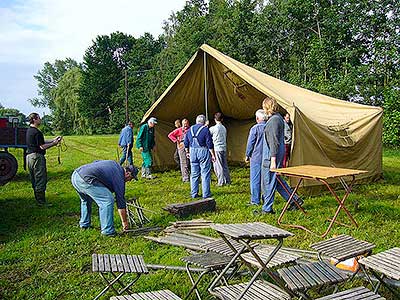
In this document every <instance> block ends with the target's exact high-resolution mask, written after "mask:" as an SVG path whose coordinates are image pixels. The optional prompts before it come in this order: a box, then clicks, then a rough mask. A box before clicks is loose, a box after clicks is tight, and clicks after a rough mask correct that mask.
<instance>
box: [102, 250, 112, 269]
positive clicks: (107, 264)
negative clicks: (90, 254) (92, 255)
mask: <svg viewBox="0 0 400 300" xmlns="http://www.w3.org/2000/svg"><path fill="white" fill-rule="evenodd" d="M103 260H104V271H105V272H110V271H111V263H110V256H109V255H108V254H104V255H103Z"/></svg>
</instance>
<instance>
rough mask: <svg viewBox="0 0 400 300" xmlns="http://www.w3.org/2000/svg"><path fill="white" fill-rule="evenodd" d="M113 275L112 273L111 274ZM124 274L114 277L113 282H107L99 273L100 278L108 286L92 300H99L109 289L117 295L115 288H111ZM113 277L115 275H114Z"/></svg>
mask: <svg viewBox="0 0 400 300" xmlns="http://www.w3.org/2000/svg"><path fill="white" fill-rule="evenodd" d="M112 274H113V275H114V273H112ZM124 274H125V273H121V274H119V275H118V276H116V277H115V279H114V280H112V281H109V280H108V279H107V278H106V277H105V276H104V274H103V273H101V272H100V276H101V277H102V278H103V279H104V280H105V281H106V282H107V283H108V285H107V286H106V287H105V288H104V289H103V290H102V291H101V292H100V293H99V294H98V295H97V296H96V297H95V298H94V299H93V300H97V299H99V298H100V297H101V296H102V295H103V294H104V293H105V292H107V291H108V290H109V289H110V288H112V289H113V290H114V291H115V292H116V293H117V294H118V291H117V290H116V289H115V287H114V286H113V285H114V283H116V282H117V281H119V280H120V279H121V277H122V276H124ZM114 276H115V275H114Z"/></svg>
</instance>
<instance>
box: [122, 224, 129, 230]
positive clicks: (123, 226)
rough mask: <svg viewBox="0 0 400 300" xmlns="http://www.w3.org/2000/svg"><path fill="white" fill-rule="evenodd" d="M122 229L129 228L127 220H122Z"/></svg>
mask: <svg viewBox="0 0 400 300" xmlns="http://www.w3.org/2000/svg"><path fill="white" fill-rule="evenodd" d="M122 229H123V230H124V231H125V230H128V229H129V223H128V222H122Z"/></svg>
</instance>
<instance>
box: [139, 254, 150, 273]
mask: <svg viewBox="0 0 400 300" xmlns="http://www.w3.org/2000/svg"><path fill="white" fill-rule="evenodd" d="M138 259H139V263H140V266H141V268H142V273H149V270H148V269H147V266H146V262H145V261H144V258H143V256H142V255H138Z"/></svg>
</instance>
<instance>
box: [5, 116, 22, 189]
mask: <svg viewBox="0 0 400 300" xmlns="http://www.w3.org/2000/svg"><path fill="white" fill-rule="evenodd" d="M27 130H28V128H26V127H22V125H21V122H20V120H19V118H18V117H0V185H4V184H6V183H7V182H9V181H11V180H12V179H13V177H14V176H15V174H16V173H17V170H18V162H17V159H16V158H15V157H14V156H13V155H12V154H11V153H9V152H8V149H9V148H21V149H23V151H24V169H25V170H26V159H25V158H26V150H27V145H26V131H27ZM1 149H2V150H1Z"/></svg>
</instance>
